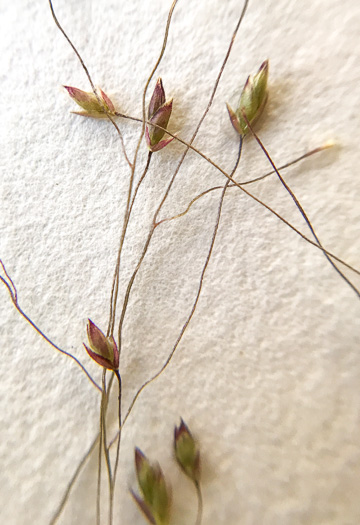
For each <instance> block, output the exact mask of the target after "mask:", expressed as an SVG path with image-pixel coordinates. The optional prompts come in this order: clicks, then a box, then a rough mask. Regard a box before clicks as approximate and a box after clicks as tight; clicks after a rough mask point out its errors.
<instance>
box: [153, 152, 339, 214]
mask: <svg viewBox="0 0 360 525" xmlns="http://www.w3.org/2000/svg"><path fill="white" fill-rule="evenodd" d="M327 148H329V146H320V147H318V148H315V149H313V150H311V151H308V152H307V153H304V154H303V155H301V156H300V157H297V158H296V159H294V160H292V161H290V162H287V163H286V164H283V165H282V166H280V167H279V168H278V170H279V171H280V170H284V169H286V168H288V167H290V166H293V165H294V164H296V163H297V162H300V161H301V160H303V159H305V158H307V157H310V155H314V154H315V153H319V152H320V151H323V150H324V149H327ZM274 173H275V171H274V170H272V171H269V172H268V173H265V175H261V176H260V177H256V178H255V179H251V180H248V181H246V182H239V184H241V185H242V186H244V185H245V184H253V183H255V182H259V181H261V180H263V179H265V178H266V177H269V176H270V175H273V174H274ZM228 187H229V188H236V186H235V184H229V186H228ZM222 189H223V186H213V187H212V188H208V189H207V190H205V191H203V192H202V193H199V195H197V196H196V197H194V198H193V199H192V200H191V201H190V202H189V204H188V206H187V207H186V209H185V210H184V211H183V212H181V213H178V214H177V215H173V216H172V217H168V218H166V219H162V220H161V221H159V222H158V224H162V223H163V222H168V221H173V220H174V219H179V218H180V217H184V216H185V215H186V214H187V213H188V212H189V211H190V208H191V207H192V205H193V204H195V202H196V201H198V200H199V199H201V198H202V197H204V196H205V195H207V194H208V193H210V192H213V191H215V190H222Z"/></svg>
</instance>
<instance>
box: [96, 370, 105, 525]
mask: <svg viewBox="0 0 360 525" xmlns="http://www.w3.org/2000/svg"><path fill="white" fill-rule="evenodd" d="M105 374H106V370H105V369H104V370H103V374H102V382H103V389H102V394H101V403H100V421H99V427H100V432H99V434H100V442H99V454H98V474H97V491H96V525H101V464H102V449H103V440H104V432H103V426H104V417H103V412H104V399H105V397H106V390H105V388H104V382H105Z"/></svg>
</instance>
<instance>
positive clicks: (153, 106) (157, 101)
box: [148, 78, 166, 119]
mask: <svg viewBox="0 0 360 525" xmlns="http://www.w3.org/2000/svg"><path fill="white" fill-rule="evenodd" d="M165 100H166V98H165V90H164V87H163V84H162V80H161V78H158V79H157V82H156V86H155V89H154V92H153V94H152V97H151V100H150V103H149V108H148V118H149V119H150V118H151V117H152V116H153V114H154V113H156V112H157V110H158V109H159V108H160V106H162V105H163V104H165Z"/></svg>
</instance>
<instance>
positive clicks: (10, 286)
mask: <svg viewBox="0 0 360 525" xmlns="http://www.w3.org/2000/svg"><path fill="white" fill-rule="evenodd" d="M0 265H1V266H2V268H3V270H4V272H5V275H6V276H7V278H8V279H9V282H10V283H11V284H9V283H8V282H7V281H6V279H4V277H2V276H1V275H0V281H1V282H2V283H3V284H4V285H5V286H6V288H7V290H8V292H9V294H10V297H11V301H12V303H13V305H14V306H15V308H16V310H17V311H18V312H19V314H20V315H21V317H23V318H24V319H25V320H26V321H27V322H28V323H29V324H30V325H31V326H32V327H33V328H34V330H35V332H37V333H38V334H39V335H40V336H41V337H42V338H43V339H45V341H46V342H47V343H49V344H50V345H51V346H52V347H53V348H55V350H57V351H58V352H60V353H61V354H63V355H66V356H67V357H70V359H72V360H73V361H74V362H75V363H76V364H77V365H78V366H79V367H80V368H81V370H82V371H83V372H84V374H85V375H86V376H87V378H88V379H89V380H90V381H91V383H92V384H93V385H94V386H95V388H97V389H98V390H99V391H100V392H101V387H100V386H99V385H98V384H97V383H96V381H95V380H94V379H93V378H92V377H91V375H90V374H89V372H88V371H87V370H86V368H85V366H84V365H83V364H82V363H81V362H80V361H79V359H77V357H75V356H74V355H72V354H70V352H66V350H63V349H62V348H60V347H59V346H58V345H57V344H55V343H54V342H53V341H52V340H51V339H50V337H48V336H47V335H46V334H45V333H44V332H43V331H42V330H41V329H40V328H39V327H38V326H37V325H36V324H35V323H34V321H33V320H32V319H31V318H30V317H29V316H28V315H27V314H26V313H25V312H24V310H23V309H22V308H21V307H20V305H19V302H18V293H17V289H16V287H15V285H14V283H13V281H12V280H11V278H10V277H9V274H8V273H7V271H6V269H5V265H4V263H3V261H2V260H1V259H0Z"/></svg>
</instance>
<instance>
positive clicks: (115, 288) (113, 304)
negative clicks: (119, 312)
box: [107, 151, 152, 357]
mask: <svg viewBox="0 0 360 525" xmlns="http://www.w3.org/2000/svg"><path fill="white" fill-rule="evenodd" d="M151 157H152V152H151V151H149V154H148V158H147V162H146V166H145V168H144V171H143V173H142V175H141V177H140V179H139V181H138V183H137V185H136V187H135V190H134V195H133V197H132V198H131V192H132V186H131V185H129V189H128V199H127V204H126V210H125V216H124V222H123V227H122V232H121V237H120V243H119V249H118V255H117V260H116V265H115V272H114V278H113V283H112V287H111V296H110V316H109V325H108V331H107V335H108V336H109V335H113V333H114V326H115V315H116V304H117V297H118V293H119V275H120V264H121V253H122V250H123V246H124V242H125V236H126V232H127V228H128V224H129V221H130V216H131V212H132V208H133V205H134V202H135V199H136V196H137V193H138V191H139V188H140V186H141V184H142V183H143V181H144V179H145V176H146V174H147V172H148V170H149V167H150V162H151ZM120 354H121V348H119V357H120Z"/></svg>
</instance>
